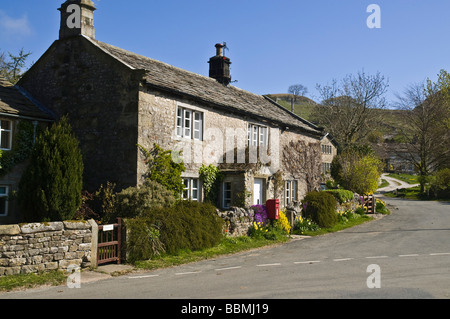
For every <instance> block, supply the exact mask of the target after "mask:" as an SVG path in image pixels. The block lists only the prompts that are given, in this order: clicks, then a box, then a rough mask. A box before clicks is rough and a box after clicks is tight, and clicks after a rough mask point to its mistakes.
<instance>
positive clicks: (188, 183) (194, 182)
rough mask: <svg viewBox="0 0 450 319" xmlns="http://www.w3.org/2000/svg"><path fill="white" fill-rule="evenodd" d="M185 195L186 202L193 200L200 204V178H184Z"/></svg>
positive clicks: (183, 195) (183, 196)
mask: <svg viewBox="0 0 450 319" xmlns="http://www.w3.org/2000/svg"><path fill="white" fill-rule="evenodd" d="M183 184H184V189H183V194H182V196H181V197H182V198H183V199H184V200H193V201H196V202H198V201H199V200H200V181H199V179H198V178H183Z"/></svg>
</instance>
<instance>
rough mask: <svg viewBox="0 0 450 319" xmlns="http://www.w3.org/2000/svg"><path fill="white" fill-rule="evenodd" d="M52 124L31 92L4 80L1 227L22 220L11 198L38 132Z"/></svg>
mask: <svg viewBox="0 0 450 319" xmlns="http://www.w3.org/2000/svg"><path fill="white" fill-rule="evenodd" d="M52 121H53V118H52V115H51V114H49V113H48V112H46V111H45V110H44V109H43V108H42V106H40V105H39V103H37V102H36V101H35V100H33V99H32V98H31V97H30V96H29V95H28V94H27V92H25V91H24V90H23V89H20V88H19V87H17V86H14V85H13V84H11V83H10V82H9V81H7V80H6V79H4V78H2V77H0V153H1V156H0V225H2V224H10V223H15V222H17V221H18V207H17V203H16V202H15V201H13V200H10V199H11V198H12V197H14V193H15V192H16V191H17V189H18V185H19V181H20V178H21V176H22V173H23V171H24V169H25V167H26V164H27V162H26V161H25V157H26V155H25V154H28V149H29V148H30V145H32V143H33V142H34V138H35V136H36V131H37V129H38V128H42V127H45V126H46V125H48V124H49V123H51V122H52Z"/></svg>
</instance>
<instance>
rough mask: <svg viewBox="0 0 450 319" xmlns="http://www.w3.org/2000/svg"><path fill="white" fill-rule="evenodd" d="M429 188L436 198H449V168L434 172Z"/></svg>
mask: <svg viewBox="0 0 450 319" xmlns="http://www.w3.org/2000/svg"><path fill="white" fill-rule="evenodd" d="M430 190H431V192H432V193H433V195H434V196H435V197H436V198H450V168H444V169H442V170H440V171H438V172H436V174H435V175H434V176H433V178H432V181H431V187H430Z"/></svg>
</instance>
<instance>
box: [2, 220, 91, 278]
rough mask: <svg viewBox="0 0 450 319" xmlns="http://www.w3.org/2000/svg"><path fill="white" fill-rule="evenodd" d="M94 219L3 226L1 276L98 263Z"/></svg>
mask: <svg viewBox="0 0 450 319" xmlns="http://www.w3.org/2000/svg"><path fill="white" fill-rule="evenodd" d="M97 234H98V226H97V224H96V223H95V221H93V220H89V221H64V222H49V223H30V224H20V225H5V226H0V276H5V275H15V274H26V273H37V272H41V271H47V270H56V269H67V268H68V267H69V266H71V265H74V266H77V267H82V268H83V267H89V266H91V264H92V265H94V266H95V264H96V256H97V254H96V249H97V246H96V245H95V244H94V245H93V244H92V243H93V242H96V239H97Z"/></svg>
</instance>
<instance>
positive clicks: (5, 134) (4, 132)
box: [0, 120, 12, 151]
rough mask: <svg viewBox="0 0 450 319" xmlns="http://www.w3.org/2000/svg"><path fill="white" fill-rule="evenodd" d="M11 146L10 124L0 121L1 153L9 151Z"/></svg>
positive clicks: (6, 121) (9, 122)
mask: <svg viewBox="0 0 450 319" xmlns="http://www.w3.org/2000/svg"><path fill="white" fill-rule="evenodd" d="M11 144H12V122H11V121H8V120H0V149H1V150H3V151H9V150H11Z"/></svg>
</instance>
